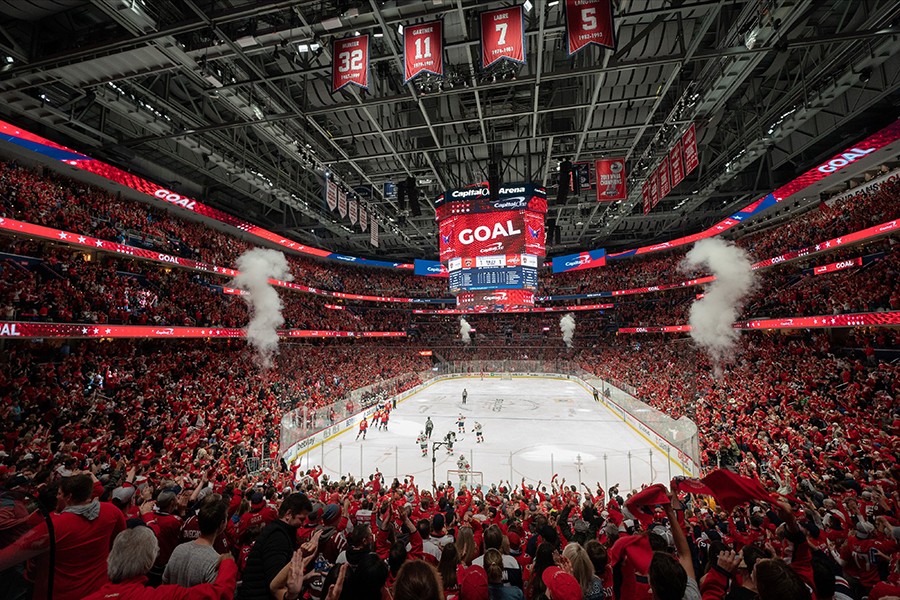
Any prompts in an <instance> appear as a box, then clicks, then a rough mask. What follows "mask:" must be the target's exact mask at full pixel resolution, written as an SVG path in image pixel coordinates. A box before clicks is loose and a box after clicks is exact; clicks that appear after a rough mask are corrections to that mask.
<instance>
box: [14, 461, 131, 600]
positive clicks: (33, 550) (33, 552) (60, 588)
mask: <svg viewBox="0 0 900 600" xmlns="http://www.w3.org/2000/svg"><path fill="white" fill-rule="evenodd" d="M93 491H94V483H93V481H92V478H91V476H90V475H72V476H71V477H66V478H64V479H62V480H61V481H60V483H59V492H58V493H57V506H56V509H57V512H56V513H55V514H53V516H52V522H53V531H54V535H55V537H56V552H55V556H54V564H53V573H52V577H53V600H81V599H82V598H84V597H85V596H88V595H90V594H92V593H94V592H96V591H97V590H99V589H100V588H101V587H103V585H104V584H105V583H107V582H108V579H107V576H106V558H107V556H108V555H109V549H110V547H111V546H112V544H113V540H115V538H116V536H117V535H119V532H121V531H123V530H124V529H125V517H124V516H123V515H122V511H120V510H118V509H117V508H116V507H114V506H113V505H112V504H109V503H108V502H100V501H98V500H92V499H91V495H92V493H93ZM49 549H50V536H49V535H48V531H47V525H46V523H40V524H39V525H37V526H36V527H35V528H34V529H32V530H31V531H29V532H28V533H27V534H25V535H24V536H22V537H21V538H19V540H18V541H17V542H16V543H14V544H12V545H10V546H7V547H6V548H4V549H3V550H0V571H4V570H6V569H8V568H9V567H11V566H13V565H16V564H18V563H20V562H22V561H24V560H28V559H31V558H35V559H36V561H35V562H36V571H35V582H34V596H33V598H34V600H45V599H46V598H48V596H49V594H48V583H49V581H50V577H51V573H50V560H49V559H50V557H49V554H48V552H47V551H48V550H49Z"/></svg>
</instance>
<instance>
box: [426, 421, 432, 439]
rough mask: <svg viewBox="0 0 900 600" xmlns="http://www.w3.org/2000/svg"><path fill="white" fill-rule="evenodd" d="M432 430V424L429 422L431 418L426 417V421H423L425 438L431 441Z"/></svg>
mask: <svg viewBox="0 0 900 600" xmlns="http://www.w3.org/2000/svg"><path fill="white" fill-rule="evenodd" d="M433 429H434V423H432V422H431V417H428V420H426V421H425V436H426V437H427V438H428V439H429V440H430V439H431V431H432V430H433Z"/></svg>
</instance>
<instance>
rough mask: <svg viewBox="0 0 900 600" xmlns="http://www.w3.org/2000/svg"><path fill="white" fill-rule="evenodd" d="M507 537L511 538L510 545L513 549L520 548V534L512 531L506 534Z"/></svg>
mask: <svg viewBox="0 0 900 600" xmlns="http://www.w3.org/2000/svg"><path fill="white" fill-rule="evenodd" d="M506 538H507V539H508V540H509V547H510V548H511V549H513V550H518V549H519V544H521V543H522V538H520V537H519V536H518V534H516V533H513V532H512V531H510V532H509V533H507V534H506Z"/></svg>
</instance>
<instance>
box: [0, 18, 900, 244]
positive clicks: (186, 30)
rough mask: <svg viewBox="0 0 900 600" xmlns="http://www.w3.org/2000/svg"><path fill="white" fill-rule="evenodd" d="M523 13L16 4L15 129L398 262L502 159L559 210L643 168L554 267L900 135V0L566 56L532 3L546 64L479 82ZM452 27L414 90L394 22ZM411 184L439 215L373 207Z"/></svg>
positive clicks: (661, 234) (530, 42) (580, 204)
mask: <svg viewBox="0 0 900 600" xmlns="http://www.w3.org/2000/svg"><path fill="white" fill-rule="evenodd" d="M510 4H511V3H503V2H496V1H488V2H486V1H480V0H427V1H411V0H392V1H388V2H381V1H380V0H365V1H364V0H338V1H315V0H314V1H309V0H277V1H274V0H266V1H255V2H254V1H242V0H45V1H43V2H40V3H24V2H19V1H18V0H0V15H2V17H3V18H2V19H0V23H2V24H0V61H2V62H0V115H2V116H3V118H5V119H7V120H10V121H12V122H15V123H17V124H19V125H21V126H22V127H26V128H31V129H32V130H33V131H35V132H36V133H40V134H43V135H45V136H47V137H50V138H51V139H54V140H56V141H59V142H61V143H65V144H67V145H69V146H70V147H73V148H75V149H78V150H80V151H83V152H85V153H87V154H90V155H91V156H94V157H97V158H100V159H103V160H106V161H107V162H110V163H112V164H114V165H116V166H119V167H122V168H124V169H126V170H129V171H131V172H134V173H136V174H140V175H143V176H146V177H148V178H151V179H153V180H155V181H157V182H159V183H161V184H163V185H168V186H169V187H170V188H171V189H173V191H176V192H180V193H183V194H186V195H191V196H192V197H194V198H195V199H198V200H202V201H204V202H206V203H208V204H211V205H213V206H216V207H218V208H222V209H224V210H226V211H228V212H231V213H233V214H236V215H238V216H241V217H243V218H246V219H248V220H250V221H253V222H255V223H258V224H260V225H262V226H264V227H266V228H268V229H271V230H273V231H279V232H281V233H283V234H284V235H286V236H287V237H291V238H293V239H295V240H297V241H300V242H303V243H306V244H310V245H313V246H318V247H323V248H326V249H329V250H333V251H338V252H345V253H350V254H357V255H363V256H375V255H377V256H387V257H391V258H395V259H409V258H436V256H437V235H436V226H435V223H434V210H433V207H432V204H431V201H432V200H433V199H434V197H435V196H436V195H437V194H438V193H440V192H441V191H443V190H444V189H448V188H453V187H460V186H464V185H468V184H470V183H475V182H481V181H485V180H486V179H487V170H488V165H489V163H490V162H491V161H492V160H493V161H496V163H497V164H499V165H500V169H501V176H502V179H503V181H505V182H516V181H535V182H539V183H543V184H545V185H547V186H548V187H549V188H550V189H549V190H548V195H549V196H551V197H554V196H555V189H554V187H555V175H556V169H557V165H558V164H559V162H560V161H561V160H564V159H568V160H571V161H572V162H573V163H577V162H584V161H591V160H593V159H596V158H602V157H607V156H626V157H627V159H628V161H627V166H626V170H627V172H628V178H629V187H630V189H629V192H630V193H629V198H628V200H627V201H624V202H621V203H614V204H607V203H604V204H598V203H596V202H595V201H594V198H595V193H594V192H593V191H584V192H582V193H581V194H580V195H578V196H574V195H571V194H570V196H569V199H568V201H567V203H566V204H565V205H562V206H552V207H551V209H550V213H549V214H548V219H553V220H554V221H555V222H556V224H557V225H559V226H560V239H559V241H558V242H557V243H554V244H552V245H550V247H549V248H548V254H562V253H568V252H575V251H578V250H582V249H588V248H597V247H606V248H607V249H609V250H615V249H625V248H627V247H633V246H636V245H640V244H647V243H653V242H655V241H662V240H665V239H669V238H672V237H676V236H678V235H683V234H686V233H691V232H693V231H697V230H699V229H701V228H704V227H706V226H709V225H710V224H712V223H714V222H716V221H718V220H720V219H721V218H723V217H724V216H726V215H728V214H731V213H733V212H734V211H735V210H736V209H739V208H742V207H743V206H745V205H747V204H749V203H750V202H752V201H754V200H756V199H757V198H759V197H761V196H762V195H764V194H766V193H768V192H769V191H771V190H772V189H774V188H775V187H777V186H778V185H780V184H782V183H785V182H786V181H789V180H790V179H792V178H793V177H794V176H796V175H797V174H798V173H801V172H803V171H805V170H806V169H808V168H810V167H812V166H815V165H816V164H817V163H819V162H821V160H822V159H823V158H828V157H830V155H832V154H834V153H836V152H837V151H840V150H842V149H844V148H845V147H846V146H848V145H849V144H852V143H853V142H855V141H856V140H858V139H861V138H862V137H864V136H865V135H867V134H870V133H872V132H874V131H876V130H877V129H879V128H881V127H882V126H884V125H885V124H886V123H888V122H890V121H891V120H893V119H896V118H897V116H898V102H900V57H898V54H900V43H898V34H900V0H616V1H614V6H615V9H614V12H615V29H616V37H617V48H616V50H614V51H613V50H606V49H601V48H599V47H589V48H587V49H585V50H582V51H581V52H579V53H577V54H576V55H574V56H573V57H571V58H570V57H568V56H567V50H566V44H565V39H564V27H565V25H564V17H563V14H562V10H561V7H562V3H561V2H558V1H552V0H531V2H530V4H532V5H533V6H532V8H531V9H530V10H528V11H527V12H526V20H525V26H526V53H527V64H524V65H518V64H516V65H513V63H510V62H508V61H501V62H500V63H499V64H497V65H495V66H493V67H492V68H490V69H486V70H484V69H481V68H480V55H479V46H478V20H477V16H478V13H479V12H481V11H483V10H486V9H489V8H501V7H503V6H506V5H510ZM436 18H441V19H443V22H444V37H445V44H446V52H445V65H446V77H445V78H444V79H443V80H438V79H436V78H428V79H426V78H418V79H416V80H413V81H412V82H410V83H409V84H407V85H404V84H403V76H402V64H401V54H402V46H401V36H400V33H399V32H398V25H404V26H406V25H410V24H414V23H416V22H424V21H429V20H434V19H436ZM357 31H359V32H361V33H370V34H372V35H373V36H375V37H374V39H372V46H371V50H370V52H371V76H370V87H369V89H368V90H365V91H364V90H361V89H358V88H351V87H347V88H344V89H343V90H342V91H340V92H338V93H335V94H332V93H331V55H330V53H329V48H330V41H331V40H332V39H333V38H334V37H341V36H344V35H347V34H353V33H354V32H357ZM314 45H317V46H318V49H316V50H311V48H313V47H315V46H314ZM303 48H305V50H303ZM3 57H6V58H5V60H3ZM691 123H695V124H696V126H697V133H698V143H699V148H700V152H699V155H700V166H699V168H697V169H696V170H695V171H694V172H693V173H691V175H690V176H689V177H688V178H687V179H686V180H685V181H684V182H682V184H681V185H679V186H678V187H677V188H676V189H675V190H674V191H673V192H672V193H671V194H669V195H668V196H667V197H666V198H665V199H664V200H662V202H661V203H660V204H659V206H657V207H656V208H655V209H654V210H653V211H652V212H651V213H650V214H648V215H643V214H642V209H641V195H640V182H641V181H642V180H643V179H644V177H645V174H646V172H647V171H648V169H649V168H650V167H652V166H655V164H656V162H657V159H658V158H659V157H660V156H662V153H663V152H665V151H666V150H667V149H668V148H669V146H670V141H671V140H673V139H675V137H676V136H678V135H680V134H681V133H682V132H683V131H684V130H685V129H686V128H687V127H688V126H689V124H691ZM325 170H328V171H330V172H332V173H334V174H335V176H336V177H338V178H339V179H340V180H341V181H342V182H344V183H345V184H347V185H348V186H352V185H357V184H363V183H369V184H373V185H374V188H375V190H376V196H375V198H374V199H373V201H372V203H371V206H370V208H372V209H374V210H375V211H376V212H377V213H378V214H379V216H380V217H381V218H382V219H383V224H382V234H381V247H380V248H379V249H377V250H376V249H375V248H372V247H371V246H370V245H369V234H368V233H362V232H360V231H359V229H358V228H352V227H350V224H349V222H346V221H342V220H340V219H339V218H338V217H337V215H334V214H332V213H329V212H328V209H327V207H326V206H325V203H324V201H323V200H322V195H323V194H322V186H323V175H324V171H325ZM409 176H415V177H416V178H417V181H418V182H419V189H420V191H421V193H422V199H421V202H422V205H423V206H422V216H420V217H413V216H411V215H409V214H407V213H406V212H399V211H398V206H397V204H396V203H395V201H386V200H385V199H384V198H383V197H381V195H380V194H379V193H378V190H380V188H381V185H382V184H383V183H384V182H397V181H400V180H402V179H405V178H406V177H409Z"/></svg>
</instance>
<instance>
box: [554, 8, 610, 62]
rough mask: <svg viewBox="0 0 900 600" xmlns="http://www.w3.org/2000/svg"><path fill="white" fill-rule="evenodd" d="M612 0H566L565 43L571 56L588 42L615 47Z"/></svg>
mask: <svg viewBox="0 0 900 600" xmlns="http://www.w3.org/2000/svg"><path fill="white" fill-rule="evenodd" d="M615 38H616V36H615V27H613V12H612V0H566V44H567V47H568V50H569V56H572V55H573V54H575V53H576V52H578V51H579V50H581V49H582V48H584V47H585V46H587V45H589V44H597V45H598V46H603V47H605V48H613V49H615V47H616V39H615Z"/></svg>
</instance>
